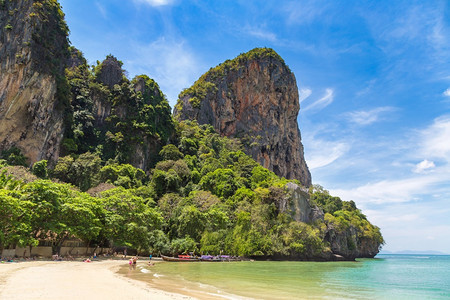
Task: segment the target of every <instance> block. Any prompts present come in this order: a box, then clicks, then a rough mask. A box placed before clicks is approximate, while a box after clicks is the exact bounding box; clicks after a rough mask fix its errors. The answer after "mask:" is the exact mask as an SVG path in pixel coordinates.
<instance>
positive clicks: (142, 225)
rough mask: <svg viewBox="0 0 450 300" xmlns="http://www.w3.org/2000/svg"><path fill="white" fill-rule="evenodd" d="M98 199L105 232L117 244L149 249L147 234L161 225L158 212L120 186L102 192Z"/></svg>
mask: <svg viewBox="0 0 450 300" xmlns="http://www.w3.org/2000/svg"><path fill="white" fill-rule="evenodd" d="M101 198H102V199H101V200H102V203H103V205H104V208H105V224H104V226H105V228H106V231H105V235H106V236H107V237H108V238H109V239H110V240H112V241H114V243H115V244H116V245H122V246H128V247H132V248H135V249H138V250H149V248H150V233H151V232H152V231H153V230H157V229H160V228H161V225H162V221H163V219H162V217H161V214H160V213H158V212H157V211H156V210H155V209H153V208H150V207H148V206H147V205H146V204H145V202H144V199H142V198H141V197H138V196H136V195H134V194H133V193H132V192H131V191H130V190H126V189H124V188H122V187H120V188H116V189H112V190H108V191H105V192H103V193H102V194H101Z"/></svg>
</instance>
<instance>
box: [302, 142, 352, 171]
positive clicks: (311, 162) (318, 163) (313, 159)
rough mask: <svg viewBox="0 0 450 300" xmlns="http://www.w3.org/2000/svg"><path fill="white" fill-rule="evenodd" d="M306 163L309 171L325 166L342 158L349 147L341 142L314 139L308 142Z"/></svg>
mask: <svg viewBox="0 0 450 300" xmlns="http://www.w3.org/2000/svg"><path fill="white" fill-rule="evenodd" d="M308 140H309V139H308ZM307 144H308V151H307V154H308V155H307V157H306V161H307V162H308V167H309V169H310V170H313V169H317V168H321V167H324V166H327V165H329V164H331V163H333V162H334V161H336V160H337V159H338V158H340V157H341V156H343V155H344V154H345V153H346V152H347V151H348V150H349V146H348V145H347V144H346V143H343V142H332V141H324V140H320V139H315V138H314V137H313V138H312V139H310V140H309V141H308V143H307Z"/></svg>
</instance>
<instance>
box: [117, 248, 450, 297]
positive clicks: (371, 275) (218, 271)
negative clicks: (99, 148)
mask: <svg viewBox="0 0 450 300" xmlns="http://www.w3.org/2000/svg"><path fill="white" fill-rule="evenodd" d="M121 273H122V274H125V275H126V276H129V277H131V278H133V279H138V280H142V281H145V282H147V283H149V284H150V285H152V286H155V287H158V288H160V289H163V290H167V291H171V292H178V293H181V294H185V295H190V296H195V297H198V298H201V299H217V298H224V299H248V298H251V299H450V256H444V255H378V256H377V258H375V259H359V260H357V261H356V262H288V261H281V262H280V261H256V262H250V261H245V262H219V263H211V262H209V263H208V262H190V263H186V262H162V263H157V264H155V265H154V266H148V267H147V266H144V265H140V266H138V268H137V269H136V270H128V268H127V267H124V268H123V269H122V270H121Z"/></svg>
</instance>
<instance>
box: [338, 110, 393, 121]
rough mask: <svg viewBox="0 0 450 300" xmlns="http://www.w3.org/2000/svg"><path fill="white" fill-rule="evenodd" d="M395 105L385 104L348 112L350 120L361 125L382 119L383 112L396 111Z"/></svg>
mask: <svg viewBox="0 0 450 300" xmlns="http://www.w3.org/2000/svg"><path fill="white" fill-rule="evenodd" d="M394 110H395V108H394V107H390V106H385V107H378V108H374V109H372V110H367V111H363V110H360V111H353V112H349V113H347V114H346V116H347V117H349V121H350V122H353V123H356V124H359V125H370V124H372V123H375V122H377V121H379V120H380V117H381V115H382V114H383V113H387V112H392V111H394Z"/></svg>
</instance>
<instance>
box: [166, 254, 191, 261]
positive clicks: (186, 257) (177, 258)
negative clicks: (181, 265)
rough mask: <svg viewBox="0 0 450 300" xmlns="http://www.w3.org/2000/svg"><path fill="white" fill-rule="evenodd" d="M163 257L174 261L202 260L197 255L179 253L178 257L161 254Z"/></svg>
mask: <svg viewBox="0 0 450 300" xmlns="http://www.w3.org/2000/svg"><path fill="white" fill-rule="evenodd" d="M161 258H162V259H163V260H164V261H172V262H173V261H182V262H192V261H200V260H199V259H198V258H197V257H194V256H190V255H178V257H171V256H165V255H161Z"/></svg>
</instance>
